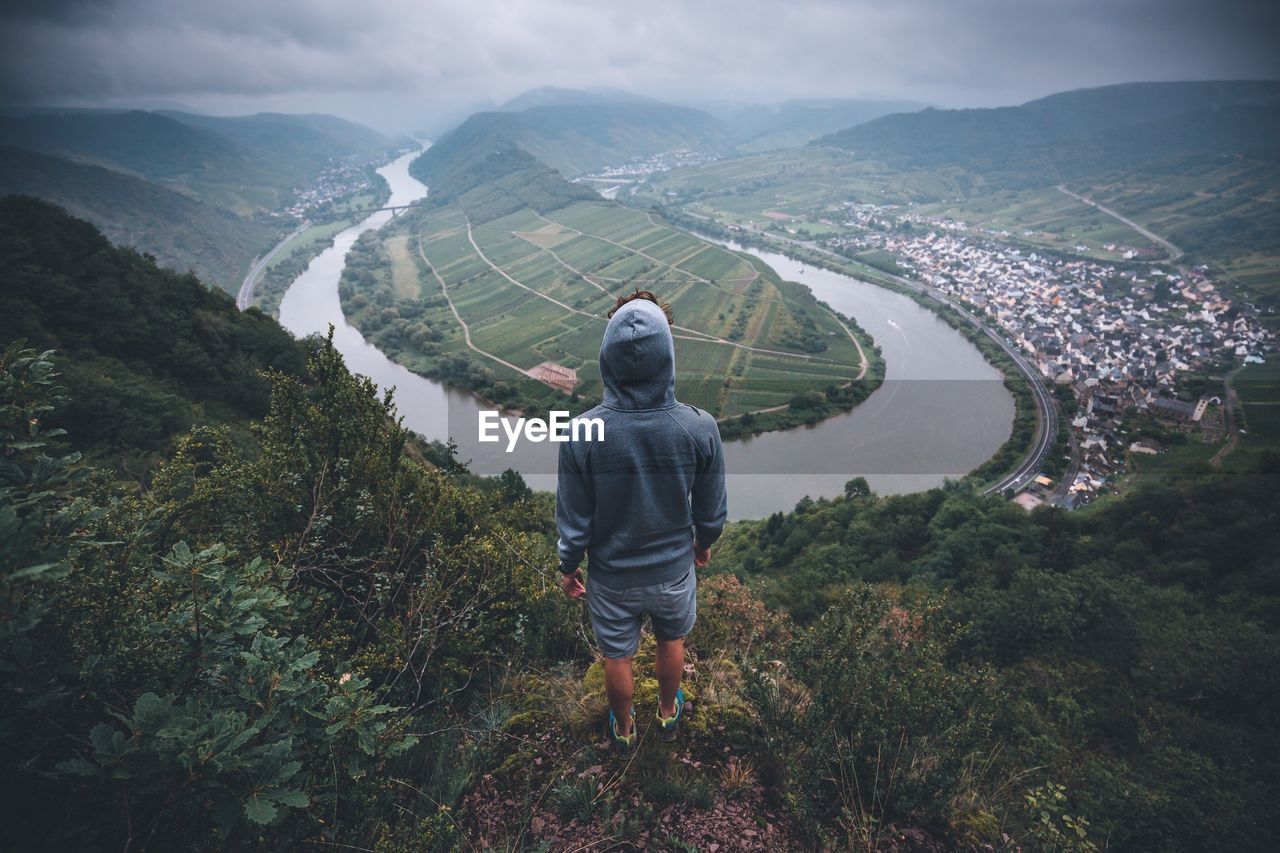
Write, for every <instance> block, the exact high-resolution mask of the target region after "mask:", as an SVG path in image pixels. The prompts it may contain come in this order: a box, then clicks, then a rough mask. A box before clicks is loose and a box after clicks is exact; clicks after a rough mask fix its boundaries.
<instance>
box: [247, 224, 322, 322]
mask: <svg viewBox="0 0 1280 853" xmlns="http://www.w3.org/2000/svg"><path fill="white" fill-rule="evenodd" d="M310 224H311V223H310V222H306V221H304V222H303V223H302V224H301V225H299V226H298V227H297V228H295V229H294V230H293V231H291V232H289V235H288V236H287V237H285V238H284V239H283V240H281V241H280V242H279V243H277V244H276V245H275V247H274V248H272V250H271V251H270V252H267V253H266V254H265V255H263V256H262V257H261V258H259V259H258V260H256V261H254V262H253V266H252V267H250V268H249V274H248V275H246V276H245V277H244V281H243V282H241V284H240V292H239V293H237V294H236V307H237V308H239V309H240V310H241V311H244V310H245V309H247V308H248V307H249V306H251V305H253V289H254V288H255V287H257V286H258V279H259V278H261V277H262V273H263V272H264V271H265V270H266V268H267V264H269V263H271V259H272V258H274V257H275V256H276V255H278V254H279V253H280V250H281V249H283V248H284V247H285V246H286V245H287V244H288V243H289V241H290V240H292V239H293V238H294V237H297V236H298V235H299V234H301V233H302V232H303V231H305V230H306V229H307V226H308V225H310Z"/></svg>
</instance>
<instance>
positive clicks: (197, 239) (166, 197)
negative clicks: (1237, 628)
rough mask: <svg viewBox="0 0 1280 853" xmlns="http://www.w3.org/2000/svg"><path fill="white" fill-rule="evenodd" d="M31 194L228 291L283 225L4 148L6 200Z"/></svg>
mask: <svg viewBox="0 0 1280 853" xmlns="http://www.w3.org/2000/svg"><path fill="white" fill-rule="evenodd" d="M11 193H12V194H20V195H30V196H35V197H37V198H42V199H45V200H46V201H49V202H52V203H53V204H56V205H59V206H60V207H63V208H65V209H66V210H68V211H69V212H71V213H72V214H74V215H76V216H78V217H81V218H83V219H87V220H89V221H90V222H92V223H94V224H95V225H97V226H98V227H99V228H101V229H102V232H103V233H104V234H106V236H107V237H109V238H110V239H111V241H112V242H113V243H116V244H119V245H123V246H134V247H136V248H138V249H139V250H141V251H144V252H150V253H151V254H153V255H155V256H156V260H158V261H159V262H160V263H161V264H162V265H164V266H167V267H169V268H171V269H176V270H179V271H182V270H187V269H190V270H193V271H194V272H195V273H196V275H197V276H198V277H199V278H200V279H201V281H205V282H207V283H209V284H212V285H215V286H217V287H220V288H222V289H223V290H225V291H227V292H235V291H236V290H237V289H239V287H240V282H241V279H242V278H243V277H244V273H245V271H247V270H248V269H249V267H250V266H251V265H252V263H253V259H254V258H255V257H256V256H257V255H258V254H259V253H260V252H261V251H262V248H263V247H264V246H266V245H268V244H269V243H270V242H271V241H272V240H273V239H276V236H277V234H278V233H279V227H278V226H272V225H268V224H266V223H263V222H257V221H254V220H250V219H245V218H243V217H240V216H236V215H235V214H233V213H230V212H228V211H225V210H219V209H218V208H215V207H213V206H212V205H208V204H205V203H204V202H201V201H199V200H197V199H194V198H191V197H190V196H187V195H183V194H182V193H178V192H174V191H173V190H169V189H165V188H164V187H162V186H159V185H157V184H153V183H151V182H150V181H145V180H143V179H142V178H139V177H135V176H133V175H129V174H126V173H124V172H118V171H115V170H113V169H107V168H103V167H102V166H94V165H91V164H88V163H76V162H72V161H71V160H67V159H64V158H62V157H50V156H46V155H44V154H37V153H35V152H33V151H26V150H24V149H20V148H13V147H9V146H0V195H6V194H11Z"/></svg>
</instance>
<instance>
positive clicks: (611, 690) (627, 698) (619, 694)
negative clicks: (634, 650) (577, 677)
mask: <svg viewBox="0 0 1280 853" xmlns="http://www.w3.org/2000/svg"><path fill="white" fill-rule="evenodd" d="M604 692H605V694H606V695H608V697H609V708H610V709H612V711H613V718H614V719H615V720H617V721H618V735H619V736H620V737H626V736H627V735H629V734H631V695H632V693H634V692H635V683H634V682H633V680H632V675H631V658H605V659H604Z"/></svg>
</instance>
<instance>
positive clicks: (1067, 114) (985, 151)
mask: <svg viewBox="0 0 1280 853" xmlns="http://www.w3.org/2000/svg"><path fill="white" fill-rule="evenodd" d="M1277 130H1280V83H1278V82H1274V81H1256V82H1255V81H1242V82H1229V81H1224V82H1206V83H1130V84H1125V85H1120V86H1106V87H1102V88H1098V89H1082V90H1077V91H1072V92H1064V93H1061V94H1057V95H1051V96H1049V97H1047V98H1042V99H1040V100H1036V101H1030V102H1028V103H1025V104H1022V105H1021V106H1017V107H999V108H995V109H962V110H938V109H927V110H922V111H920V112H917V113H909V114H899V115H890V116H885V117H883V118H879V119H876V120H874V121H870V122H866V123H865V124H860V125H858V126H856V127H851V128H848V129H847V130H843V131H840V132H838V133H833V134H830V135H828V136H825V137H823V138H822V139H819V140H817V141H816V142H815V143H814V144H816V145H827V146H832V147H836V148H841V149H845V150H848V151H851V152H853V153H854V154H856V155H857V156H859V157H861V158H866V159H873V160H880V161H883V162H885V163H887V164H889V165H890V166H893V167H895V168H902V169H938V168H944V167H961V168H964V169H967V170H970V171H973V172H979V173H982V174H984V175H986V176H987V177H988V178H989V180H991V181H992V182H993V183H994V184H995V185H997V186H1007V187H1025V186H1045V185H1053V184H1056V183H1060V182H1062V181H1064V180H1073V179H1077V178H1081V177H1086V176H1093V175H1099V174H1105V173H1109V172H1119V171H1125V170H1132V169H1134V168H1137V167H1143V166H1147V165H1149V164H1151V163H1152V162H1153V161H1159V160H1164V159H1170V158H1185V157H1187V156H1190V155H1197V156H1214V155H1233V156H1245V157H1250V158H1254V159H1259V160H1268V161H1274V160H1276V159H1277V158H1280V146H1278V145H1277V143H1276V141H1275V140H1276V137H1277V133H1276V132H1277Z"/></svg>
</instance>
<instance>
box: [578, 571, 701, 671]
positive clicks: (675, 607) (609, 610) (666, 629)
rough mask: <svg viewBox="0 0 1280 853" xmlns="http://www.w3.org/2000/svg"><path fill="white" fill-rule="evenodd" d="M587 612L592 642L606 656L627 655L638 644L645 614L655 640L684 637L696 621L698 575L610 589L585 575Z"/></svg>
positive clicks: (627, 656) (631, 653)
mask: <svg viewBox="0 0 1280 853" xmlns="http://www.w3.org/2000/svg"><path fill="white" fill-rule="evenodd" d="M587 613H588V614H589V615H590V616H591V628H592V630H594V631H595V633H596V642H597V643H598V644H599V645H600V651H601V652H602V653H603V654H604V656H605V657H607V658H629V657H632V656H633V655H634V654H635V653H636V647H637V646H639V645H640V623H641V622H642V621H644V617H645V616H646V615H647V616H648V617H649V621H650V622H652V623H653V633H654V636H656V637H657V638H658V639H659V640H678V639H680V638H682V637H686V636H688V634H689V632H690V631H692V630H693V623H694V622H696V621H698V576H697V573H696V572H695V571H694V570H693V567H692V566H690V567H689V573H688V574H687V575H685V576H684V577H682V578H676V579H675V580H673V581H667V582H666V583H657V584H653V585H652V586H638V587H634V588H632V589H610V588H608V587H607V586H602V585H600V584H598V583H592V582H591V575H590V573H588V574H587Z"/></svg>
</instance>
